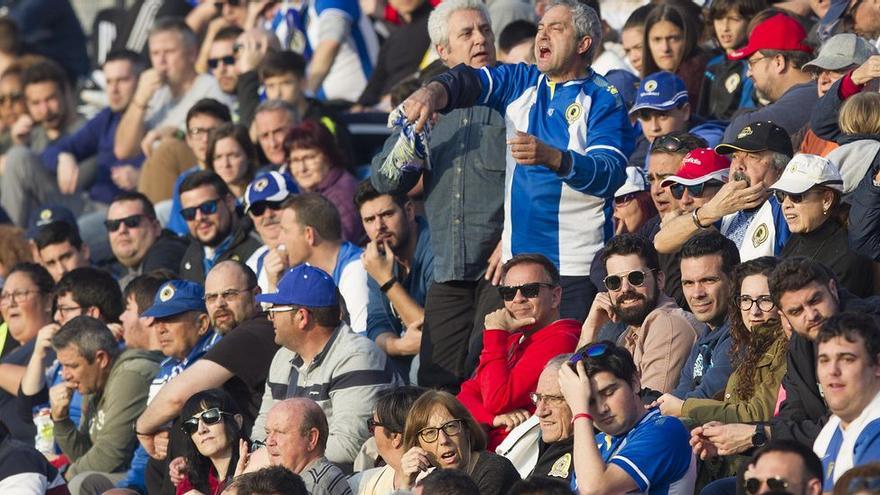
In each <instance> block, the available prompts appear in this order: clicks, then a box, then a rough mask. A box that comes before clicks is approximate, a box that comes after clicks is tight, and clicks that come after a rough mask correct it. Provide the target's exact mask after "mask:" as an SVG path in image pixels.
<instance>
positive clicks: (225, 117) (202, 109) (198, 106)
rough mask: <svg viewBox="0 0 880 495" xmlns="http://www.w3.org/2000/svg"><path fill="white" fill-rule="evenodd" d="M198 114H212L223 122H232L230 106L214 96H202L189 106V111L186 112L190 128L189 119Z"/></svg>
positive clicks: (187, 123)
mask: <svg viewBox="0 0 880 495" xmlns="http://www.w3.org/2000/svg"><path fill="white" fill-rule="evenodd" d="M196 115H210V116H211V117H214V118H215V119H217V120H219V121H221V122H232V114H231V113H229V107H227V106H226V105H224V104H223V103H220V102H219V101H217V100H215V99H214V98H202V99H201V100H199V101H197V102H195V103H194V104H193V106H191V107H190V108H189V111H187V112H186V127H187V129H189V121H190V120H192V119H193V117H195V116H196Z"/></svg>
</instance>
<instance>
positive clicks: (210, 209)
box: [180, 199, 219, 222]
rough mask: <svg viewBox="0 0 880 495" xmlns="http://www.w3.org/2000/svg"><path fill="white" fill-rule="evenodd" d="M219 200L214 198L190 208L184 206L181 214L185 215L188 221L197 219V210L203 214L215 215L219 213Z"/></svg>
mask: <svg viewBox="0 0 880 495" xmlns="http://www.w3.org/2000/svg"><path fill="white" fill-rule="evenodd" d="M218 202H219V200H216V199H212V200H210V201H205V202H204V203H202V204H200V205H198V206H193V207H190V208H184V209H182V210H180V215H181V216H183V219H184V220H186V221H187V222H191V221H193V220H195V219H196V212H197V211H200V212H202V215H213V214H214V213H217V203H218Z"/></svg>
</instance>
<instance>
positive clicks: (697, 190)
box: [669, 180, 724, 199]
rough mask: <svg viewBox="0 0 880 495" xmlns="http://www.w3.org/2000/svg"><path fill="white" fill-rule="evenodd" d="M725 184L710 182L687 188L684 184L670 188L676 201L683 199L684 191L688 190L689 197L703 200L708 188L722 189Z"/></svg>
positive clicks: (715, 181)
mask: <svg viewBox="0 0 880 495" xmlns="http://www.w3.org/2000/svg"><path fill="white" fill-rule="evenodd" d="M723 185H724V183H723V182H720V181H717V180H710V181H706V182H703V183H702V184H694V185H692V186H686V185H684V184H672V185H671V186H669V192H670V193H672V197H673V198H675V199H681V198H682V197H683V196H684V190H685V189H687V191H688V195H690V197H692V198H702V197H703V194H705V193H706V188H707V187H721V186H723Z"/></svg>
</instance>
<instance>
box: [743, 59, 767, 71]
mask: <svg viewBox="0 0 880 495" xmlns="http://www.w3.org/2000/svg"><path fill="white" fill-rule="evenodd" d="M766 58H770V57H758V58H754V59H749V60H746V63H747V64H749V69H751V68H752V67H754V66H755V64H757V63H758V62H760V61H761V60H764V59H766Z"/></svg>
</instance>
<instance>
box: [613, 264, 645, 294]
mask: <svg viewBox="0 0 880 495" xmlns="http://www.w3.org/2000/svg"><path fill="white" fill-rule="evenodd" d="M649 271H654V270H653V269H652V270H649ZM623 277H626V281H627V282H629V285H632V286H633V287H641V286H642V285H644V283H645V278H646V277H647V274H646V273H645V272H643V271H641V270H633V271H631V272H629V273H627V274H626V275H623V276H621V275H608V276H607V277H605V288H606V289H608V290H610V291H618V290H620V288H621V287H622V286H623Z"/></svg>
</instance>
